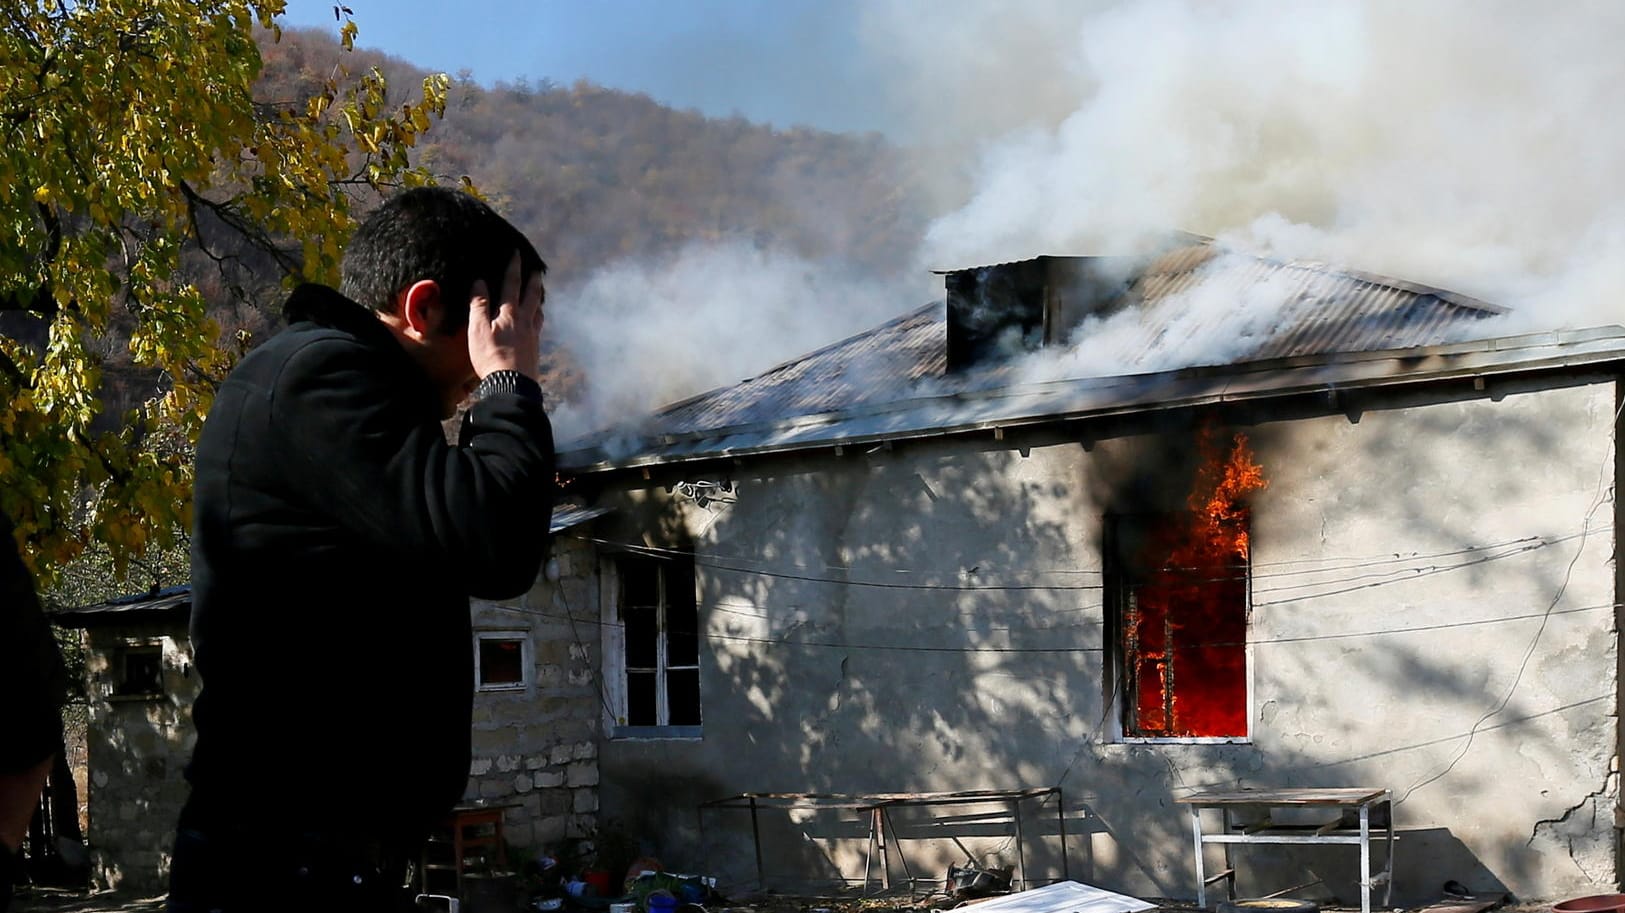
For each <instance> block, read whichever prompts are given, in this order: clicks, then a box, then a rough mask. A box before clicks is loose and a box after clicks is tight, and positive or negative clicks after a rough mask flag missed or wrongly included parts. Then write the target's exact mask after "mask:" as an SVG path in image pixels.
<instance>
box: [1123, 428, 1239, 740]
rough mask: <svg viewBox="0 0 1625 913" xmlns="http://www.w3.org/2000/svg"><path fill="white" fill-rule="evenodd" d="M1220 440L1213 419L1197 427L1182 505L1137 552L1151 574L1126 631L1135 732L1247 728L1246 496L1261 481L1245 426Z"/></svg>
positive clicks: (1223, 731)
mask: <svg viewBox="0 0 1625 913" xmlns="http://www.w3.org/2000/svg"><path fill="white" fill-rule="evenodd" d="M1223 444H1224V440H1223V438H1222V437H1221V436H1220V435H1218V434H1216V433H1215V432H1214V431H1213V429H1212V427H1211V426H1210V427H1207V428H1204V429H1203V430H1202V432H1201V434H1200V436H1199V438H1198V447H1199V452H1200V454H1201V462H1200V464H1199V466H1198V467H1197V471H1196V476H1195V478H1194V479H1193V481H1192V486H1191V492H1190V496H1189V497H1188V498H1187V500H1186V505H1187V506H1188V507H1189V513H1188V514H1186V515H1185V516H1184V517H1183V518H1170V522H1168V523H1166V524H1165V525H1163V526H1162V527H1161V528H1160V529H1157V530H1155V531H1154V533H1153V535H1152V536H1151V537H1150V539H1149V541H1148V544H1147V550H1146V552H1145V553H1144V554H1143V555H1142V556H1141V562H1140V566H1141V567H1142V568H1145V569H1146V570H1147V571H1149V575H1148V576H1147V577H1146V578H1145V579H1144V581H1143V582H1142V583H1141V584H1140V585H1139V586H1138V587H1137V589H1136V596H1135V603H1134V606H1133V609H1132V611H1131V612H1130V613H1128V618H1127V619H1126V621H1127V625H1126V628H1127V630H1126V632H1125V633H1126V634H1127V636H1128V639H1129V643H1130V645H1131V648H1130V649H1131V653H1132V662H1133V665H1134V669H1133V670H1131V672H1132V674H1133V675H1134V680H1135V683H1136V684H1135V687H1136V690H1137V694H1136V695H1135V698H1134V703H1135V709H1136V723H1137V726H1138V728H1139V729H1140V731H1142V732H1147V733H1158V734H1167V735H1179V736H1188V735H1195V736H1204V735H1238V734H1245V732H1246V719H1245V715H1244V713H1243V710H1244V704H1245V695H1246V660H1245V640H1246V623H1245V611H1244V610H1245V606H1246V573H1245V563H1246V561H1247V557H1248V549H1249V545H1250V543H1249V541H1248V534H1247V506H1246V504H1245V499H1246V497H1247V496H1248V495H1249V494H1251V493H1253V492H1255V491H1258V490H1260V489H1262V488H1264V487H1265V486H1266V485H1267V484H1268V482H1267V481H1266V480H1265V479H1264V469H1263V467H1262V466H1260V465H1259V464H1258V462H1257V461H1256V460H1255V459H1254V458H1253V453H1252V449H1251V448H1250V447H1248V446H1247V437H1246V435H1243V434H1241V433H1239V432H1238V433H1236V434H1234V435H1233V436H1231V438H1230V440H1229V446H1228V447H1225V446H1223ZM1180 683H1183V684H1182V685H1181V684H1180Z"/></svg>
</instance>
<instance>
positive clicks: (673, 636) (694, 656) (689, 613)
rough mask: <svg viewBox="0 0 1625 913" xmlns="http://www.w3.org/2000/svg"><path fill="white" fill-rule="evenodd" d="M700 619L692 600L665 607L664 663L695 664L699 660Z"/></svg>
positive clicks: (673, 664)
mask: <svg viewBox="0 0 1625 913" xmlns="http://www.w3.org/2000/svg"><path fill="white" fill-rule="evenodd" d="M699 625H700V619H699V615H698V613H696V612H695V611H694V601H693V600H692V599H690V600H689V601H688V604H687V605H682V604H678V603H673V604H672V605H670V606H667V607H666V665H668V666H697V665H699V662H700V637H699Z"/></svg>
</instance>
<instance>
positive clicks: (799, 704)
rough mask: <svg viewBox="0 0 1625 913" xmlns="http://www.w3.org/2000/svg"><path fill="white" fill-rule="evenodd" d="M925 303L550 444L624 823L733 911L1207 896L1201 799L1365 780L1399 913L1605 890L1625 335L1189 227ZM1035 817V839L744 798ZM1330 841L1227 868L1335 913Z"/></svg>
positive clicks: (616, 806) (968, 277) (988, 276)
mask: <svg viewBox="0 0 1625 913" xmlns="http://www.w3.org/2000/svg"><path fill="white" fill-rule="evenodd" d="M946 281H947V297H946V302H945V304H944V303H943V302H939V303H937V304H935V305H932V306H928V307H925V308H921V309H919V310H917V311H914V312H911V313H908V314H904V315H903V316H900V317H898V318H897V319H895V320H893V321H891V322H889V323H887V324H885V325H883V326H880V327H877V328H876V329H874V330H872V331H870V332H867V333H863V334H860V335H858V336H855V337H853V338H851V339H847V340H844V341H842V342H838V343H835V344H833V345H830V346H827V347H825V348H823V349H820V350H818V351H816V352H812V353H809V354H808V355H806V356H804V357H801V358H798V359H795V360H793V361H791V362H789V363H786V364H784V365H781V366H779V367H777V368H775V369H773V370H770V371H767V372H765V373H763V374H762V375H760V376H758V377H755V378H752V379H749V380H746V381H744V382H742V383H740V384H738V385H735V386H732V387H728V388H724V389H719V390H715V391H711V392H709V393H706V394H703V395H700V396H697V397H694V398H693V399H690V400H687V401H685V402H682V403H678V404H675V405H673V406H671V407H669V408H667V409H665V410H663V411H661V412H659V413H657V414H656V415H654V416H653V417H651V418H648V419H645V420H641V421H640V422H639V423H638V424H637V425H636V426H633V427H628V428H624V429H613V430H611V431H610V432H607V433H605V434H603V435H602V436H594V437H589V438H586V439H583V440H579V441H575V442H566V443H565V444H564V445H563V446H562V448H561V456H560V464H561V466H562V467H563V468H564V471H565V472H566V474H567V476H568V477H569V480H570V484H571V489H572V491H575V492H577V493H578V494H579V495H580V496H582V497H585V498H587V499H588V503H592V504H594V505H596V506H598V507H601V508H608V509H611V510H612V513H610V514H608V515H606V516H604V517H603V518H601V519H599V520H597V521H595V523H594V525H593V526H592V527H591V535H590V536H585V535H583V536H578V537H576V538H573V539H571V540H570V541H569V542H568V543H565V546H566V547H568V548H572V549H582V550H587V551H589V552H591V553H592V554H595V555H596V559H595V560H594V559H589V558H583V562H582V563H583V565H584V566H590V565H591V564H594V563H596V565H597V567H598V568H599V569H600V580H601V586H600V587H599V588H598V589H597V591H596V593H597V596H596V598H595V599H589V600H584V601H578V600H577V599H576V598H575V597H574V596H572V597H571V599H570V603H571V605H570V608H571V609H573V611H574V614H575V615H576V617H577V618H578V619H580V622H579V623H583V624H585V623H591V622H594V621H596V622H597V623H598V624H599V625H600V627H601V630H602V631H603V651H602V663H603V670H604V671H603V676H604V701H605V708H604V710H603V716H604V720H605V736H606V738H605V740H604V741H603V743H602V746H601V748H600V757H599V763H600V769H601V772H602V776H603V778H604V785H603V788H602V790H601V794H600V796H601V801H602V803H603V808H602V814H603V815H604V816H605V818H606V820H617V821H619V822H621V823H622V825H623V826H624V827H626V828H628V829H630V830H633V831H635V832H636V833H638V834H640V835H643V836H644V837H645V838H646V839H647V840H649V841H650V843H651V846H650V849H652V850H653V851H654V852H655V854H656V855H657V856H659V857H660V858H661V859H662V860H663V861H665V862H667V863H668V864H670V865H675V866H677V867H679V868H680V869H689V870H694V869H704V870H706V871H709V872H711V873H714V874H718V875H722V876H724V878H725V879H726V880H728V881H732V882H733V883H736V884H737V883H747V884H748V883H751V882H753V881H755V880H756V879H757V878H758V872H759V867H765V868H766V872H765V873H764V874H765V878H766V879H767V880H768V882H769V884H770V886H781V887H787V888H788V887H790V886H791V885H793V884H796V883H800V884H806V883H808V882H812V881H821V882H823V883H826V884H827V883H828V882H829V881H837V882H842V881H844V882H847V883H851V882H863V881H864V880H865V879H867V878H870V877H873V876H875V875H876V874H877V873H875V871H874V870H875V867H876V865H879V866H880V867H886V866H887V865H888V862H889V865H890V868H891V875H892V877H893V878H894V879H897V878H903V877H908V876H910V875H919V874H925V875H927V876H934V877H939V878H940V876H941V874H942V872H943V871H944V870H945V869H946V868H947V866H948V865H949V864H950V863H954V862H963V861H965V858H966V855H967V854H972V855H974V856H975V857H976V859H977V861H978V862H984V861H1002V862H1004V863H1022V864H1023V868H1024V869H1025V872H1024V874H1025V875H1026V877H1027V878H1028V879H1029V880H1030V881H1031V882H1041V881H1044V880H1049V879H1055V878H1060V877H1063V876H1064V875H1069V877H1072V878H1081V879H1083V880H1085V881H1088V882H1090V883H1092V884H1096V885H1099V886H1101V887H1105V888H1108V889H1111V890H1115V891H1121V892H1124V893H1129V894H1134V895H1138V896H1147V897H1173V898H1194V897H1196V895H1197V881H1198V878H1199V876H1198V874H1197V872H1198V870H1197V868H1196V867H1195V865H1194V859H1193V842H1192V826H1191V822H1190V819H1189V814H1188V810H1187V808H1186V806H1185V805H1183V804H1182V800H1188V799H1190V798H1192V797H1193V796H1196V795H1198V794H1201V793H1203V792H1206V791H1210V790H1236V789H1241V788H1251V787H1255V788H1267V789H1284V788H1310V787H1315V788H1327V787H1358V788H1377V789H1386V790H1390V791H1391V797H1392V803H1391V811H1392V816H1393V820H1394V821H1395V822H1396V823H1397V825H1398V829H1399V835H1398V849H1397V851H1396V852H1397V865H1396V866H1395V871H1394V876H1393V881H1392V888H1393V895H1392V898H1393V902H1394V903H1398V904H1415V903H1419V902H1426V901H1429V900H1433V899H1437V897H1438V896H1439V894H1438V891H1439V889H1440V885H1442V884H1443V883H1444V882H1445V881H1446V880H1447V879H1450V880H1455V881H1458V882H1461V883H1462V884H1465V885H1466V886H1467V887H1468V888H1470V889H1473V890H1481V891H1491V890H1498V891H1509V892H1512V893H1514V894H1516V895H1518V896H1519V897H1521V898H1524V899H1530V900H1534V899H1543V898H1544V899H1553V898H1561V897H1564V896H1572V895H1576V894H1587V893H1606V892H1609V891H1613V890H1614V889H1615V888H1616V886H1617V885H1618V883H1619V878H1620V866H1621V857H1620V851H1619V833H1618V831H1617V830H1616V825H1615V822H1617V821H1620V820H1625V819H1622V818H1621V817H1620V812H1619V808H1620V805H1619V799H1620V791H1619V783H1618V768H1619V758H1620V739H1621V735H1620V729H1619V726H1618V713H1619V708H1620V700H1621V697H1620V687H1619V682H1620V679H1619V674H1618V664H1619V662H1620V650H1619V643H1618V639H1619V630H1620V610H1619V604H1620V595H1619V591H1620V586H1619V579H1618V567H1617V561H1616V557H1615V555H1616V552H1617V543H1618V541H1619V539H1618V536H1619V533H1618V530H1619V516H1618V513H1619V506H1618V503H1619V502H1618V499H1617V498H1616V497H1615V494H1614V493H1615V491H1616V488H1617V484H1618V482H1619V472H1620V463H1619V462H1618V460H1619V458H1618V454H1617V451H1616V447H1615V441H1616V436H1617V432H1618V429H1619V415H1620V403H1621V402H1625V393H1622V390H1625V385H1622V382H1621V378H1622V375H1625V329H1621V328H1620V327H1598V328H1592V329H1584V330H1574V331H1564V332H1561V333H1544V334H1534V335H1518V334H1516V333H1515V332H1514V331H1513V330H1512V329H1511V328H1509V327H1508V326H1507V324H1506V323H1505V322H1504V321H1502V320H1500V319H1499V318H1500V317H1501V315H1503V313H1504V310H1503V309H1501V308H1498V307H1495V306H1493V305H1490V304H1487V303H1485V302H1481V301H1476V300H1474V299H1471V298H1467V297H1465V296H1462V295H1459V294H1455V293H1452V292H1449V291H1446V290H1442V289H1436V288H1428V287H1424V286H1419V285H1416V284H1414V283H1410V282H1405V281H1402V280H1396V279H1389V278H1385V277H1380V276H1372V275H1369V274H1363V273H1357V272H1352V271H1346V270H1336V269H1331V268H1328V267H1326V266H1325V265H1324V264H1307V263H1294V262H1278V261H1273V260H1268V259H1264V258H1257V257H1252V256H1248V255H1244V254H1236V253H1233V252H1225V251H1223V250H1221V249H1220V248H1219V247H1218V245H1216V244H1213V243H1211V242H1207V241H1205V240H1201V239H1186V240H1184V241H1181V242H1180V243H1177V244H1175V245H1173V246H1172V247H1170V248H1169V249H1167V250H1165V251H1162V252H1161V253H1158V254H1156V255H1155V256H1152V257H1148V258H1144V259H1138V260H1122V259H1112V258H1058V257H1044V258H1038V259H1036V260H1031V261H1024V262H1020V263H1011V264H1000V265H995V266H990V267H984V268H976V269H969V270H957V271H954V272H951V273H949V274H947V277H946ZM1195 345H1201V346H1205V347H1207V349H1208V352H1207V353H1206V354H1203V355H1199V356H1190V357H1186V354H1185V353H1182V351H1181V350H1182V349H1189V348H1191V347H1192V346H1195ZM1170 353H1172V354H1170ZM584 589H585V590H586V591H587V592H589V593H592V592H594V591H593V590H592V588H591V587H585V588H584ZM1038 789H1043V790H1052V791H1050V792H1046V793H1044V794H1043V796H1044V797H1043V798H1042V799H1040V800H1037V801H1040V802H1042V803H1045V804H1044V805H1043V807H1042V808H1038V809H1033V810H1029V812H1028V813H1027V814H1026V816H1025V818H1023V817H1022V816H1021V815H1017V816H1015V818H1014V820H1013V821H1012V816H1011V815H1010V814H1008V813H1007V812H1004V811H1001V810H999V809H998V808H994V809H991V810H987V809H975V810H960V811H954V810H952V809H950V810H948V812H942V811H941V810H925V811H924V812H922V813H921V814H918V815H905V814H904V812H903V810H902V809H900V808H896V807H891V808H879V809H878V810H876V809H875V808H860V809H858V810H856V811H853V810H850V809H848V810H847V811H844V812H843V811H841V810H840V809H836V810H834V811H830V812H824V811H820V810H816V809H812V808H807V807H794V808H789V809H788V810H783V809H773V810H771V811H764V812H761V813H760V814H754V815H753V814H751V813H750V812H749V811H748V809H749V808H750V807H751V806H752V805H757V806H760V805H764V804H768V802H769V799H764V798H759V797H763V796H767V795H768V794H785V793H825V794H829V793H834V794H847V795H852V794H866V795H872V794H888V795H893V794H899V793H940V792H954V791H973V790H1038ZM730 796H732V797H740V798H738V799H737V801H734V802H733V803H732V804H731V805H727V806H723V807H718V806H715V805H713V806H711V808H712V809H713V810H711V811H702V810H701V809H702V807H704V806H706V804H707V803H712V802H714V801H715V800H719V799H724V798H725V797H730ZM753 797H758V798H753ZM772 801H778V799H777V798H773V799H772ZM741 809H747V810H741ZM866 815H867V816H868V817H867V818H865V816H866ZM1332 817H1333V819H1334V820H1332V821H1330V822H1327V821H1323V820H1319V819H1311V820H1305V821H1295V822H1294V821H1287V822H1284V823H1288V824H1293V825H1294V826H1299V827H1307V828H1309V833H1315V832H1317V831H1318V830H1319V829H1322V828H1327V827H1332V828H1336V827H1337V826H1338V821H1337V820H1335V819H1336V815H1335V814H1334V815H1333V816H1332ZM876 822H879V823H880V824H881V825H883V826H884V829H885V830H884V833H883V836H886V837H887V838H888V839H887V840H886V841H884V842H883V844H882V845H885V846H888V847H889V850H890V857H889V860H888V857H887V855H886V853H885V852H882V851H880V850H879V847H877V845H876V843H875V841H874V839H873V838H874V837H875V836H876V831H877V829H878V828H877V827H876ZM1217 825H1218V821H1217V820H1216V819H1215V820H1213V821H1212V822H1211V826H1214V827H1216V826H1217ZM758 840H759V841H760V842H759V843H756V841H758ZM1063 840H1064V841H1065V849H1064V850H1063ZM753 843H754V844H755V845H754V846H753ZM1346 850H1347V848H1346V847H1318V846H1292V845H1266V846H1249V847H1237V848H1235V856H1236V860H1235V864H1234V866H1233V868H1234V869H1235V873H1236V874H1235V878H1236V883H1235V887H1237V888H1238V889H1239V890H1240V891H1241V893H1242V894H1243V895H1249V894H1250V895H1255V896H1256V895H1259V894H1264V893H1269V892H1273V891H1278V890H1281V889H1282V888H1284V887H1287V886H1291V885H1301V884H1303V883H1305V882H1316V883H1318V884H1320V885H1321V887H1317V888H1314V889H1313V890H1314V891H1315V892H1317V893H1321V894H1322V895H1325V894H1335V895H1336V896H1338V897H1339V898H1340V899H1342V900H1344V901H1345V902H1352V901H1354V900H1356V899H1357V896H1358V887H1357V885H1356V884H1355V882H1356V881H1357V880H1358V879H1359V870H1358V866H1357V863H1358V854H1357V853H1349V852H1347V851H1346ZM899 852H901V854H902V855H903V857H905V858H906V859H907V860H908V861H909V862H910V864H911V866H912V868H911V869H910V870H904V869H903V868H902V867H901V861H900V859H899V855H898V854H899ZM1376 852H1377V853H1379V854H1380V852H1381V850H1380V848H1379V849H1377V850H1376ZM1206 862H1207V864H1208V872H1210V873H1211V872H1213V871H1214V870H1216V869H1220V868H1223V867H1224V866H1223V863H1222V862H1221V859H1220V852H1219V850H1218V849H1217V848H1210V849H1208V850H1207V851H1206ZM1378 864H1379V865H1380V856H1379V859H1378ZM1379 887H1382V888H1386V887H1387V886H1379ZM1209 896H1210V897H1211V895H1209ZM1382 897H1383V892H1382V891H1378V892H1377V898H1378V902H1379V903H1380V902H1381V900H1382Z"/></svg>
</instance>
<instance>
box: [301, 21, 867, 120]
mask: <svg viewBox="0 0 1625 913" xmlns="http://www.w3.org/2000/svg"><path fill="white" fill-rule="evenodd" d="M861 2H862V0H594V2H587V0H461V2H445V0H348V2H347V3H346V5H347V6H349V7H350V9H351V10H353V11H354V15H355V21H356V24H357V26H359V28H360V30H361V31H360V36H359V39H358V43H359V44H361V45H363V46H366V47H372V48H378V49H380V50H383V51H386V52H388V53H390V54H393V55H395V56H397V57H401V58H404V59H406V60H408V61H410V62H412V63H414V64H417V65H419V66H423V67H426V68H429V69H433V70H443V71H445V72H448V73H453V74H455V73H456V72H457V71H458V70H461V69H463V68H465V67H466V68H468V69H469V70H472V71H473V73H474V78H475V79H476V80H478V81H479V82H480V83H483V84H485V85H490V84H492V83H495V82H497V81H508V82H511V81H513V80H515V79H517V78H519V77H522V76H523V77H526V78H529V79H530V80H531V81H533V82H535V81H539V80H541V79H551V80H553V81H554V82H558V83H563V84H569V83H571V82H574V81H575V80H576V79H578V78H581V77H585V78H587V79H589V80H591V81H593V82H596V83H599V84H601V85H606V86H612V87H615V88H620V89H628V90H631V91H637V92H645V93H648V94H649V95H650V96H652V97H653V98H655V99H656V100H658V101H661V102H663V103H666V104H669V105H673V106H675V107H679V108H697V109H699V110H701V111H703V112H705V113H706V114H710V115H713V116H720V117H726V116H730V115H732V114H735V113H738V114H741V115H743V116H745V117H747V118H749V119H751V120H754V121H760V122H764V123H771V124H773V125H775V126H778V127H791V126H797V125H805V126H812V127H819V128H822V129H827V130H843V131H862V130H881V131H884V130H885V128H886V117H885V115H884V113H883V111H881V110H880V101H879V98H878V93H876V92H875V91H874V85H875V82H876V79H875V77H876V74H875V73H873V72H872V71H870V70H869V69H868V68H867V66H866V64H865V55H864V54H863V48H862V44H861V41H860V40H859V37H858V18H859V12H860V10H859V4H860V3H861ZM282 21H283V23H284V25H290V26H320V27H324V28H328V29H336V28H337V23H336V22H335V20H334V17H333V3H332V2H331V0H288V9H287V14H286V16H285V17H284V18H283V20H282Z"/></svg>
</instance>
